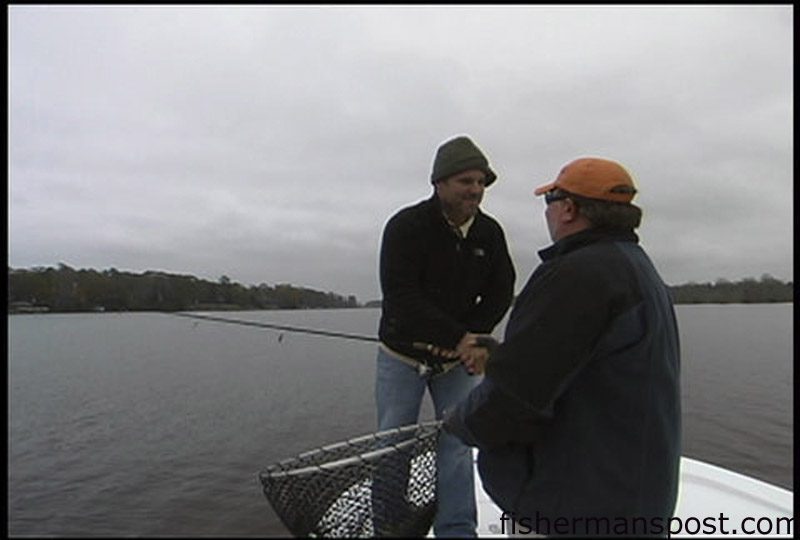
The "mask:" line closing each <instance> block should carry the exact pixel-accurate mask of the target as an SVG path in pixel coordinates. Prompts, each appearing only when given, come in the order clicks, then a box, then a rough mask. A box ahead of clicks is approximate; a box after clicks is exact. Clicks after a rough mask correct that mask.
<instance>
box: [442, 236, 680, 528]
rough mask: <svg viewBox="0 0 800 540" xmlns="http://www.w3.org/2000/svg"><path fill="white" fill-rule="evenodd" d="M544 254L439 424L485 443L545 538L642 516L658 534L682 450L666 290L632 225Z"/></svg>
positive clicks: (491, 488) (483, 466)
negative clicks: (478, 369)
mask: <svg viewBox="0 0 800 540" xmlns="http://www.w3.org/2000/svg"><path fill="white" fill-rule="evenodd" d="M539 254H540V256H541V258H542V261H543V262H542V264H541V265H540V266H539V267H538V268H537V269H536V270H535V272H534V273H533V275H532V276H531V277H530V280H529V281H528V283H527V285H526V286H525V288H524V290H523V291H522V293H521V294H520V296H519V298H518V299H517V302H516V304H515V305H514V308H513V310H512V312H511V315H510V318H509V321H508V324H507V327H506V333H505V339H504V342H503V343H502V344H501V345H500V346H499V347H498V348H497V349H496V350H495V352H494V354H493V356H492V358H491V360H490V361H489V363H488V365H487V369H486V377H485V378H484V381H483V382H482V383H481V384H480V385H479V386H478V387H476V388H475V389H474V390H473V392H472V393H471V394H470V395H469V397H468V398H467V400H466V401H465V402H463V403H462V405H461V406H460V407H459V408H458V409H457V410H456V411H455V413H454V414H452V415H451V416H449V418H448V419H447V421H446V429H448V430H449V431H451V432H453V433H455V434H456V435H458V436H459V437H460V438H462V440H464V442H466V443H467V444H471V445H473V446H478V447H479V448H480V452H479V471H480V474H481V478H482V480H483V484H484V487H485V489H486V491H487V492H488V493H489V494H490V495H491V497H492V498H493V499H494V500H495V502H497V503H498V505H499V506H500V507H501V508H502V509H503V510H505V511H506V512H514V513H516V516H517V518H520V517H528V518H529V519H530V520H535V519H536V518H537V517H545V518H547V519H549V520H550V521H549V522H548V523H547V525H548V526H549V527H551V528H549V529H548V530H541V529H540V530H539V532H540V533H542V534H557V533H559V532H562V533H563V532H567V534H580V533H589V534H591V533H592V532H599V533H600V534H603V532H604V529H602V526H603V524H602V523H601V524H599V525H598V523H597V522H587V521H583V520H581V519H578V520H576V523H577V527H578V528H577V529H574V530H572V529H570V530H568V531H563V530H562V531H558V530H554V529H553V528H552V527H553V523H554V520H556V519H558V518H567V519H568V520H575V518H583V519H585V518H589V517H594V518H598V517H603V518H608V519H609V520H611V524H612V526H613V525H614V520H615V519H617V518H619V519H630V518H634V517H637V516H639V517H641V518H645V519H646V520H648V523H649V525H648V527H651V528H649V529H646V530H643V529H639V530H638V533H639V534H663V533H665V532H666V525H667V524H666V521H665V520H666V519H667V518H669V517H670V516H672V514H673V512H674V509H675V502H676V495H677V489H678V476H679V470H678V469H679V461H680V454H681V436H680V434H681V412H680V389H679V382H680V381H679V377H680V374H679V366H680V353H679V341H678V329H677V323H676V320H675V314H674V309H673V305H672V301H671V299H670V296H669V291H668V289H667V287H666V286H665V285H664V283H663V282H662V280H661V278H660V277H659V275H658V273H657V272H656V270H655V268H654V267H653V264H652V263H651V261H650V259H649V258H648V257H647V255H646V254H645V252H644V251H643V250H642V249H641V247H640V246H639V245H638V238H637V236H636V235H635V234H634V233H633V232H632V231H619V232H612V231H600V230H596V229H590V230H588V231H583V232H581V233H578V234H575V235H572V236H569V237H567V238H564V239H562V240H561V241H559V242H557V243H555V244H553V245H552V246H551V247H549V248H547V249H545V250H542V251H541V252H540V253H539ZM659 522H660V523H661V525H662V526H663V527H664V529H663V530H661V531H659V530H658V523H659ZM539 526H540V527H542V528H544V527H545V522H543V521H540V522H539ZM598 526H599V527H601V528H600V529H599V530H597V527H598ZM639 526H642V525H641V523H640V524H639ZM581 527H584V528H583V529H581ZM615 532H621V531H615V530H614V529H611V530H610V531H605V533H606V534H614V533H615ZM626 532H631V533H635V532H636V531H633V530H626Z"/></svg>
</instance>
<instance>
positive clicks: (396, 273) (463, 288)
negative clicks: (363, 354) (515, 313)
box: [378, 194, 515, 360]
mask: <svg viewBox="0 0 800 540" xmlns="http://www.w3.org/2000/svg"><path fill="white" fill-rule="evenodd" d="M514 278H515V274H514V267H513V265H512V263H511V257H510V256H509V254H508V246H507V245H506V239H505V235H504V234H503V229H502V228H501V227H500V224H499V223H498V222H497V221H496V220H495V219H493V218H492V217H490V216H488V215H487V214H485V213H483V212H480V211H479V212H478V214H477V215H476V216H475V221H474V222H473V224H472V226H471V227H470V229H469V233H468V234H467V236H466V238H461V236H460V234H459V233H458V232H457V231H456V230H454V229H453V227H452V226H451V225H450V224H449V223H448V222H447V220H446V219H445V217H444V214H443V213H442V206H441V202H440V201H439V199H438V197H437V196H436V195H435V194H434V195H433V196H432V197H431V198H430V199H427V200H424V201H421V202H419V203H417V204H414V205H413V206H409V207H406V208H403V209H401V210H400V211H398V212H397V213H396V214H395V215H394V216H392V217H391V218H390V219H389V221H388V222H387V223H386V226H385V227H384V231H383V240H382V243H381V252H380V281H381V289H382V292H383V311H382V315H381V320H380V328H379V331H378V334H379V337H380V339H381V341H382V342H383V343H384V344H386V345H387V346H389V347H390V348H391V349H393V350H395V351H397V352H399V353H402V354H405V355H407V356H411V357H414V358H420V359H425V360H435V359H433V358H430V357H428V355H427V353H425V352H424V351H421V350H418V349H415V348H414V347H413V346H412V343H414V342H418V343H425V344H431V345H436V346H439V347H444V348H447V349H454V348H455V346H456V345H457V344H458V342H459V340H460V339H461V337H462V336H463V335H464V333H465V332H468V331H469V332H475V333H490V332H491V331H492V330H493V329H494V327H495V326H496V325H497V323H499V322H500V320H501V319H502V318H503V316H504V315H505V313H506V311H507V310H508V308H509V306H510V305H511V301H512V298H513V294H514Z"/></svg>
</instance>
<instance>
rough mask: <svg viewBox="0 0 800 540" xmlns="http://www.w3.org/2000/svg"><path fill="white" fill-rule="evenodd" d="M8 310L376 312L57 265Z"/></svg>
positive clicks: (292, 293)
mask: <svg viewBox="0 0 800 540" xmlns="http://www.w3.org/2000/svg"><path fill="white" fill-rule="evenodd" d="M668 287H669V289H670V291H671V293H672V296H673V300H674V302H675V304H676V305H683V304H774V303H793V302H794V284H793V283H792V282H788V283H784V282H782V281H780V280H777V279H775V278H773V277H772V276H770V275H769V274H764V275H762V276H761V279H760V280H756V279H754V278H744V279H742V280H739V281H735V282H734V281H729V280H726V279H722V278H720V279H718V280H717V281H716V282H714V283H686V284H683V285H674V286H668ZM8 293H9V294H8V312H9V313H13V314H28V313H103V312H110V313H114V312H125V311H156V312H174V311H246V310H260V311H270V310H294V309H340V308H376V307H380V306H381V303H382V302H381V300H371V301H368V302H366V303H364V304H361V303H359V302H358V299H357V298H356V297H355V296H353V295H350V296H347V297H345V296H343V295H340V294H337V293H333V292H322V291H317V290H314V289H309V288H307V287H303V286H296V285H291V284H286V283H282V284H277V285H274V286H270V285H267V284H266V283H261V284H259V285H251V286H245V285H242V284H240V283H236V282H232V281H231V280H230V279H229V278H228V277H227V276H222V277H220V278H219V280H218V281H216V282H214V281H209V280H203V279H199V278H197V277H195V276H191V275H182V274H169V273H166V272H160V271H152V270H148V271H147V272H144V273H141V274H135V273H131V272H120V271H118V270H116V269H114V268H110V269H108V270H103V271H97V270H93V269H81V270H75V269H74V268H70V267H69V266H67V265H65V264H63V263H62V264H59V266H58V268H49V267H48V268H45V267H37V268H32V269H14V268H10V267H9V269H8Z"/></svg>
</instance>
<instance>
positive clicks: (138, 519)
mask: <svg viewBox="0 0 800 540" xmlns="http://www.w3.org/2000/svg"><path fill="white" fill-rule="evenodd" d="M677 310H678V318H679V324H680V330H681V339H682V351H683V385H684V386H683V392H684V450H685V452H684V453H685V454H686V455H688V456H691V457H696V458H699V459H703V460H705V461H709V462H712V463H716V464H720V465H723V466H725V467H729V468H732V469H734V470H737V471H739V472H743V473H746V474H750V475H753V476H755V477H757V478H761V479H763V480H767V481H769V482H772V483H776V484H779V485H782V486H784V487H788V488H790V489H791V488H792V477H793V469H792V450H793V448H792V439H793V422H792V377H793V373H792V358H793V356H792V340H793V328H792V306H791V305H790V304H772V305H729V306H678V308H677ZM216 315H220V316H227V317H232V318H246V319H248V320H261V321H269V322H277V323H282V324H289V325H296V326H302V327H307V328H324V329H327V330H333V331H339V332H350V333H357V334H367V335H373V334H374V333H375V332H376V328H377V320H378V316H379V311H378V310H376V309H358V310H318V311H317V310H315V311H265V312H240V313H226V314H216ZM8 320H9V323H8V325H9V365H8V374H9V382H8V386H9V400H8V403H9V417H8V420H9V490H8V495H9V501H8V517H9V534H10V535H17V536H19V535H31V536H39V535H50V536H53V535H55V536H78V535H82V536H209V537H210V536H269V535H286V534H287V533H286V530H285V529H284V528H283V526H282V525H281V524H280V522H279V521H278V519H277V518H276V516H275V515H274V513H273V512H272V510H271V508H270V507H269V504H268V503H267V501H266V499H265V498H264V496H263V495H262V493H261V491H260V485H259V483H258V480H257V473H258V471H259V470H261V469H263V468H265V467H266V466H267V465H269V464H272V463H274V462H275V461H278V460H280V459H283V458H286V457H290V456H293V455H295V454H297V453H299V452H302V451H305V450H308V449H310V448H313V447H317V446H322V445H325V444H328V443H331V442H337V441H340V440H343V439H348V438H351V437H354V436H356V435H360V434H363V433H368V432H371V431H374V427H375V414H374V398H373V388H372V385H373V377H374V356H375V344H372V343H366V342H360V341H347V340H343V339H336V338H327V337H320V336H310V335H305V334H298V333H281V332H278V331H269V330H260V329H255V328H252V327H241V326H235V325H228V324H221V323H214V322H205V321H203V322H198V321H194V320H189V319H184V318H178V317H173V316H169V315H163V314H157V313H125V314H111V313H109V314H69V315H57V314H48V315H18V316H12V317H9V319H8ZM423 411H424V412H423V418H430V415H431V412H430V411H431V409H430V406H429V405H428V404H426V406H425V407H424V409H423Z"/></svg>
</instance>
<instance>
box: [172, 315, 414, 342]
mask: <svg viewBox="0 0 800 540" xmlns="http://www.w3.org/2000/svg"><path fill="white" fill-rule="evenodd" d="M170 315H175V316H176V317H188V318H191V319H202V320H207V321H215V322H224V323H229V324H238V325H241V326H255V327H256V328H269V329H270V330H283V331H286V332H299V333H303V334H315V335H318V336H327V337H338V338H343V339H355V340H359V341H370V342H373V343H378V342H380V340H379V339H378V338H377V337H374V336H364V335H360V334H348V333H345V332H332V331H330V330H317V329H315V328H302V327H299V326H288V325H284V324H272V323H264V322H255V321H246V320H243V319H228V318H225V317H212V316H210V315H197V314H194V313H186V312H180V311H177V312H172V313H170ZM416 345H421V346H423V347H424V348H426V349H427V345H426V344H422V343H418V344H415V347H416Z"/></svg>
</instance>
